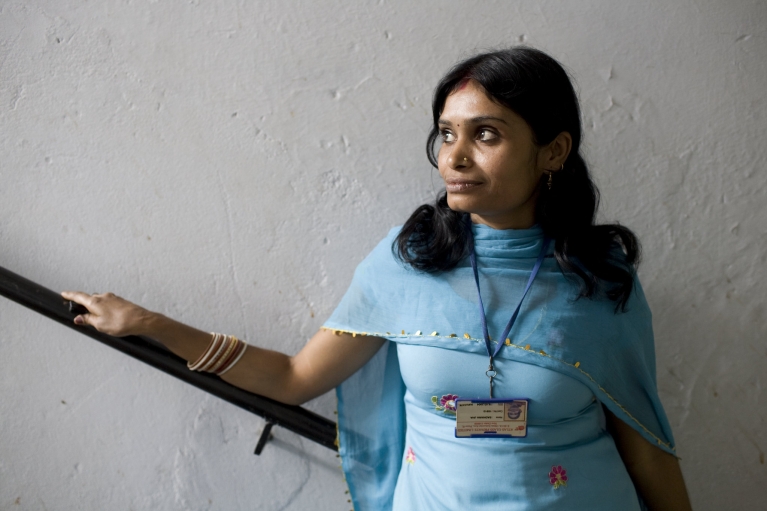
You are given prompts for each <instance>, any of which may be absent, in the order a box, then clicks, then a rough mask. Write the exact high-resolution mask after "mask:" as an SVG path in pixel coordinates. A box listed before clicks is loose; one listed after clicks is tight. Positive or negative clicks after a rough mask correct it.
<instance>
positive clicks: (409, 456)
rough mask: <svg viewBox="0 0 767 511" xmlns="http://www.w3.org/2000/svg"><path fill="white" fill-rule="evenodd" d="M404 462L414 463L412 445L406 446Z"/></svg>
mask: <svg viewBox="0 0 767 511" xmlns="http://www.w3.org/2000/svg"><path fill="white" fill-rule="evenodd" d="M405 463H410V464H411V465H413V464H414V463H415V452H414V451H413V448H412V447H409V446H408V448H407V452H406V453H405Z"/></svg>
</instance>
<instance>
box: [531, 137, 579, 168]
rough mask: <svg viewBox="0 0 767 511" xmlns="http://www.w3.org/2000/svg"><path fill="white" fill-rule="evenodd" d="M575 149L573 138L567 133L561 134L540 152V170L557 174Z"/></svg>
mask: <svg viewBox="0 0 767 511" xmlns="http://www.w3.org/2000/svg"><path fill="white" fill-rule="evenodd" d="M572 148H573V137H572V136H570V133H568V132H567V131H563V132H561V133H560V134H559V135H557V136H556V137H554V140H552V141H551V142H549V144H548V145H546V146H545V147H544V148H543V150H541V151H539V152H538V168H540V169H543V170H545V171H548V172H557V171H558V170H559V169H561V168H562V165H564V163H565V161H566V160H567V157H568V156H569V155H570V150H571V149H572Z"/></svg>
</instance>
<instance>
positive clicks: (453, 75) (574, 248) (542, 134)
mask: <svg viewBox="0 0 767 511" xmlns="http://www.w3.org/2000/svg"><path fill="white" fill-rule="evenodd" d="M467 80H474V81H476V82H477V83H479V84H480V85H481V86H482V87H483V88H484V90H485V92H486V93H487V95H488V97H490V98H491V99H493V100H494V101H496V102H497V103H499V104H501V105H503V106H505V107H506V108H509V109H511V110H512V111H513V112H515V113H516V114H517V115H519V116H520V117H522V118H523V119H524V120H525V121H526V122H527V124H528V125H529V126H530V128H531V130H532V132H533V136H534V143H535V144H536V145H537V146H539V147H541V146H544V145H546V144H548V143H550V142H551V141H552V140H554V138H555V137H556V136H557V135H558V134H559V133H562V132H568V133H569V134H570V136H571V137H572V150H571V151H570V154H569V156H568V158H567V160H566V161H565V163H564V167H563V169H562V170H560V171H558V172H556V173H555V174H554V183H553V186H552V187H551V189H549V187H548V186H547V185H546V183H545V179H544V178H545V177H547V176H546V174H544V175H543V177H542V178H541V182H540V184H539V188H538V199H537V203H536V211H535V216H536V222H537V223H538V224H539V225H540V226H541V227H542V228H543V232H544V234H545V235H546V236H548V237H549V238H551V239H552V240H553V241H554V254H555V257H556V260H557V263H558V264H559V267H560V268H561V270H562V272H563V273H564V274H565V275H566V276H571V277H574V278H575V279H576V280H577V281H579V282H580V291H579V295H578V298H580V297H586V298H588V297H593V296H595V295H596V294H598V293H604V294H606V296H607V297H608V298H609V299H610V300H613V301H615V302H616V305H615V311H616V312H619V311H625V310H626V303H627V302H628V300H629V297H630V296H631V292H632V289H633V286H634V273H635V271H636V266H637V264H638V263H639V255H640V246H639V241H638V240H637V237H636V236H635V235H634V233H632V232H631V231H630V230H629V229H627V228H626V227H623V226H621V225H618V224H605V225H596V224H595V216H596V212H597V208H598V206H599V191H598V190H597V188H596V186H595V185H594V183H593V181H592V180H591V177H590V175H589V170H588V167H587V166H586V162H585V161H584V160H583V157H582V156H581V154H580V151H579V149H580V144H581V114H580V108H579V106H578V97H577V95H576V93H575V90H574V89H573V85H572V83H571V82H570V78H569V77H568V75H567V72H566V71H565V70H564V69H563V67H562V65H561V64H559V62H557V61H556V60H555V59H553V58H552V57H550V56H549V55H547V54H545V53H543V52H542V51H540V50H536V49H533V48H528V47H523V46H520V47H514V48H509V49H506V50H499V51H492V52H488V53H482V54H479V55H475V56H473V57H471V58H469V59H467V60H464V61H463V62H460V63H458V64H456V65H455V66H454V67H453V68H452V69H451V70H450V72H448V73H447V75H445V77H444V78H442V80H441V81H440V82H439V84H438V85H437V88H436V89H435V91H434V99H433V101H432V113H433V121H434V124H433V126H432V129H431V132H430V133H429V138H428V140H427V143H426V152H427V155H428V158H429V161H430V162H431V164H432V165H434V166H435V167H437V158H436V155H435V146H436V143H437V141H438V139H439V137H440V130H439V126H438V124H437V122H438V121H439V117H440V115H441V114H442V109H443V108H444V106H445V101H446V100H447V97H448V96H449V95H450V94H451V93H452V92H453V91H455V90H456V89H457V88H458V87H459V86H460V85H461V84H462V83H465V82H466V81H467ZM465 215H466V214H465V213H461V212H458V211H453V210H451V209H450V208H449V206H448V204H447V193H446V192H445V191H444V190H443V191H442V192H441V193H440V194H439V195H438V197H437V201H436V203H435V204H434V205H431V204H424V205H422V206H420V207H418V209H416V210H415V212H414V213H413V214H412V215H411V216H410V218H409V219H408V220H407V222H406V223H405V225H404V226H403V227H402V231H401V232H400V234H399V235H398V236H397V238H396V240H395V241H394V244H393V246H392V249H393V251H394V252H395V255H397V257H399V258H400V259H401V260H402V261H403V262H405V263H407V264H410V265H411V266H412V267H413V268H415V269H417V270H420V271H425V272H443V271H448V270H450V269H452V268H454V267H455V266H457V265H458V264H459V263H460V262H461V261H462V260H463V259H464V258H465V257H466V256H467V255H468V249H469V247H468V240H467V236H466V230H465V223H464V218H465Z"/></svg>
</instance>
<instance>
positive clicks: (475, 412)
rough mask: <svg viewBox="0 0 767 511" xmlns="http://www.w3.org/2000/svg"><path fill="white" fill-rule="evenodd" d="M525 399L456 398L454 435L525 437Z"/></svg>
mask: <svg viewBox="0 0 767 511" xmlns="http://www.w3.org/2000/svg"><path fill="white" fill-rule="evenodd" d="M527 405H528V401H527V399H457V400H456V402H455V410H456V414H455V436H456V438H480V437H501V438H503V437H505V438H510V437H515V438H517V437H526V436H527Z"/></svg>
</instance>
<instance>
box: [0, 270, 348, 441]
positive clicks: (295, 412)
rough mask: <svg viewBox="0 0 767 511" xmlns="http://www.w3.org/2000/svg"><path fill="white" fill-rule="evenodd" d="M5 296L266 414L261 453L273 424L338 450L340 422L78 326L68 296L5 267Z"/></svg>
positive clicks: (0, 290) (133, 341) (144, 345)
mask: <svg viewBox="0 0 767 511" xmlns="http://www.w3.org/2000/svg"><path fill="white" fill-rule="evenodd" d="M0 295H2V296H5V297H6V298H9V299H11V300H13V301H15V302H17V303H20V304H21V305H23V306H25V307H28V308H30V309H32V310H33V311H35V312H39V313H40V314H42V315H43V316H46V317H48V318H50V319H52V320H54V321H57V322H59V323H61V324H62V325H65V326H67V327H69V328H73V329H75V330H76V331H77V332H79V333H81V334H83V335H87V336H88V337H92V338H93V339H96V340H97V341H100V342H102V343H104V344H106V345H107V346H109V347H111V348H114V349H116V350H119V351H121V352H123V353H125V354H126V355H130V356H131V357H133V358H136V359H138V360H141V361H142V362H145V363H147V364H149V365H150V366H152V367H154V368H156V369H159V370H161V371H164V372H166V373H168V374H171V375H173V376H175V377H176V378H178V379H180V380H183V381H185V382H186V383H189V384H190V385H194V386H195V387H197V388H199V389H202V390H204V391H205V392H208V393H210V394H213V395H214V396H217V397H220V398H221V399H223V400H225V401H228V402H230V403H232V404H233V405H236V406H239V407H240V408H243V409H245V410H247V411H249V412H251V413H254V414H256V415H258V416H260V417H263V418H264V419H265V420H266V426H265V427H264V429H263V431H262V433H261V437H260V438H259V440H258V444H257V445H256V454H260V453H261V450H262V449H263V448H264V445H265V444H266V441H267V440H268V438H269V433H270V431H271V428H272V426H273V425H277V426H281V427H283V428H285V429H289V430H290V431H293V432H294V433H297V434H299V435H301V436H303V437H305V438H308V439H309V440H312V441H314V442H317V443H318V444H321V445H324V446H325V447H327V448H329V449H333V450H337V447H336V443H335V440H336V423H335V422H333V421H330V420H328V419H326V418H325V417H322V416H320V415H317V414H316V413H313V412H310V411H309V410H305V409H304V408H301V407H300V406H291V405H286V404H283V403H279V402H277V401H274V400H272V399H268V398H265V397H263V396H258V395H256V394H251V393H250V392H247V391H245V390H242V389H240V388H238V387H235V386H234V385H230V384H229V383H227V382H225V381H224V380H222V379H221V378H219V377H218V376H215V375H213V374H210V373H200V372H196V371H190V370H189V369H188V368H187V366H186V361H185V360H184V359H182V358H181V357H178V356H176V355H175V354H173V353H171V352H170V351H168V349H167V348H165V347H164V346H163V345H161V344H159V343H158V342H156V341H154V340H152V339H149V338H147V337H141V336H128V337H113V336H111V335H107V334H103V333H101V332H98V331H97V330H95V329H93V328H91V327H81V326H77V325H75V324H74V322H73V320H74V318H75V316H76V315H77V312H76V311H71V310H70V306H69V302H67V301H66V300H64V299H63V298H62V297H61V295H59V294H58V293H56V292H54V291H51V290H50V289H47V288H45V287H43V286H40V285H39V284H36V283H34V282H32V281H30V280H27V279H25V278H24V277H22V276H20V275H16V274H15V273H13V272H11V271H8V270H6V269H5V268H3V267H0Z"/></svg>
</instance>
